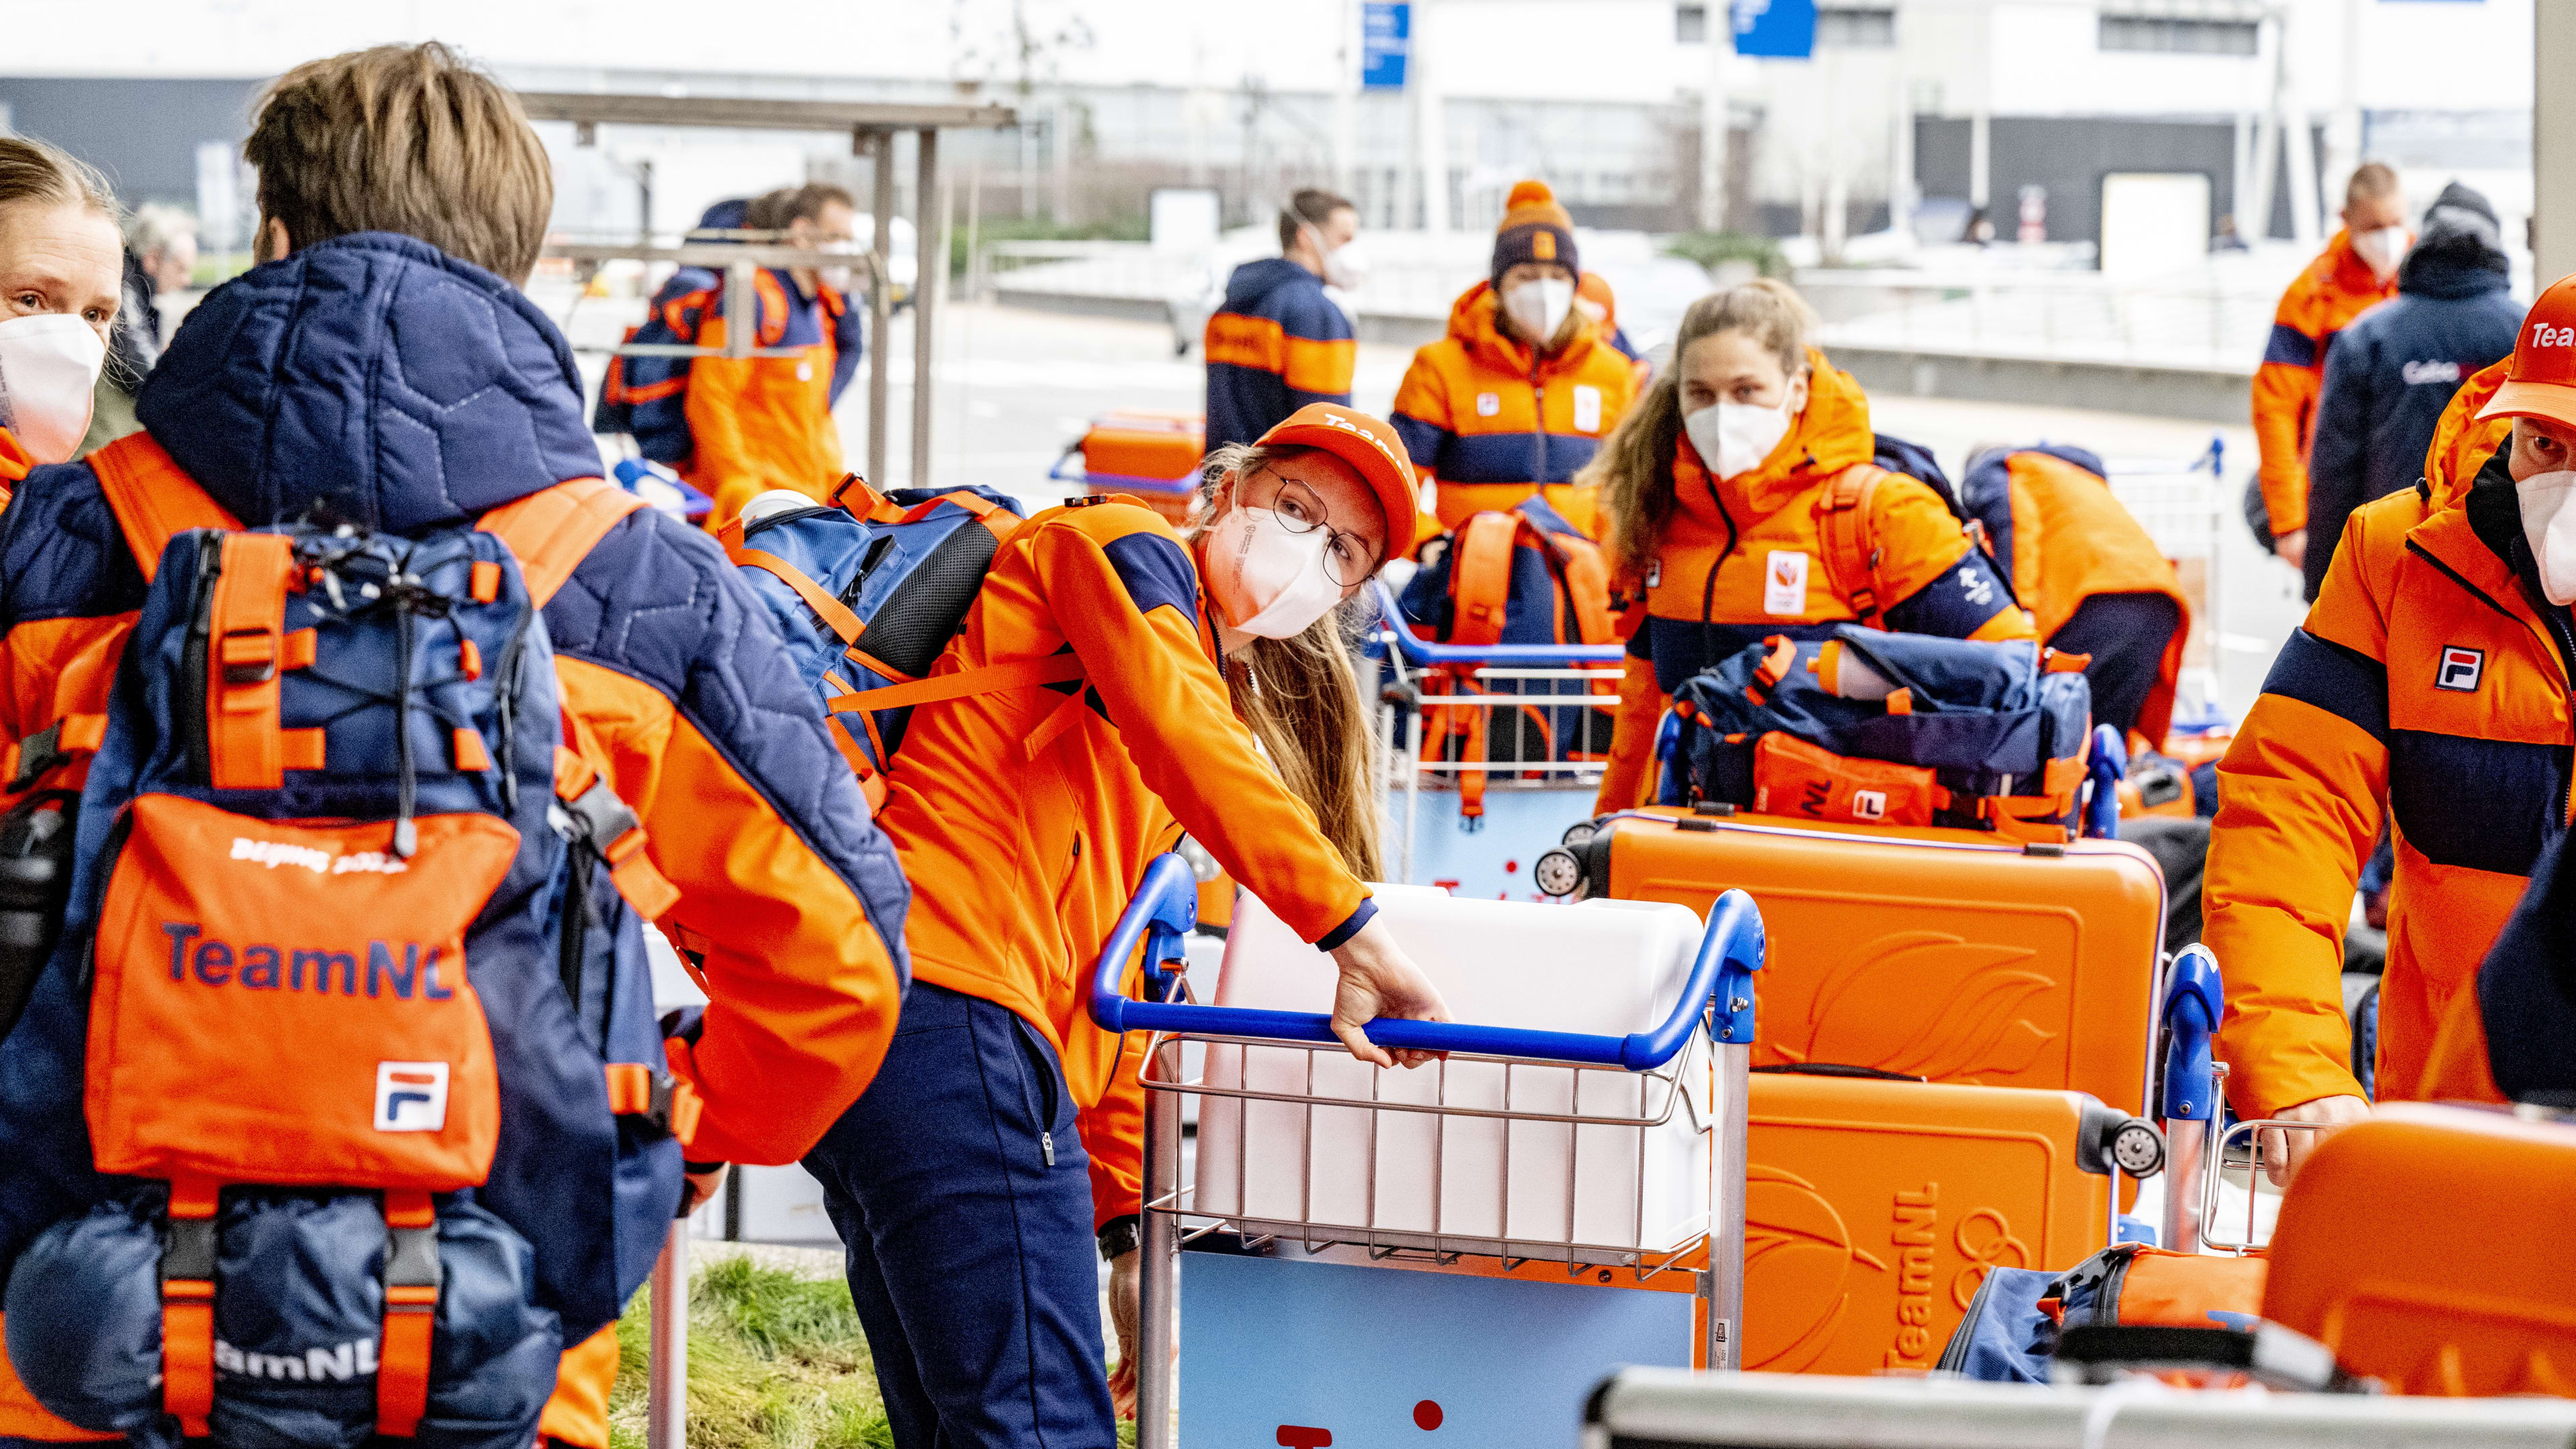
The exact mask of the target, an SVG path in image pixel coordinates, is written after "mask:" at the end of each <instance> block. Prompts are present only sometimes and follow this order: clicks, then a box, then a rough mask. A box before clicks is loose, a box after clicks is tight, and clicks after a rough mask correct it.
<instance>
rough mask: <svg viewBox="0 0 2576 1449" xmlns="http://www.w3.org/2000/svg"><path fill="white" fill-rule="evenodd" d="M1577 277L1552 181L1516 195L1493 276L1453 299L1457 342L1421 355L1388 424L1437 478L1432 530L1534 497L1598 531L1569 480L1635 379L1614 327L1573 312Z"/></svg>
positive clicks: (1570, 222) (1524, 187)
mask: <svg viewBox="0 0 2576 1449" xmlns="http://www.w3.org/2000/svg"><path fill="white" fill-rule="evenodd" d="M1581 270H1582V264H1581V262H1580V260H1579V259H1578V257H1577V256H1576V253H1575V247H1574V219H1573V218H1572V217H1570V216H1568V215H1567V214H1566V211H1565V208H1564V207H1562V206H1559V205H1558V204H1557V200H1556V193H1555V192H1553V191H1551V190H1549V189H1548V185H1547V183H1546V182H1544V181H1523V182H1521V183H1519V184H1518V185H1516V186H1514V187H1513V188H1512V195H1511V205H1510V207H1509V209H1508V210H1506V211H1505V212H1504V213H1503V220H1502V225H1501V226H1499V227H1497V228H1495V231H1494V255H1493V275H1492V276H1491V277H1490V278H1488V279H1487V280H1485V281H1482V282H1478V283H1477V284H1476V285H1474V286H1472V287H1470V288H1468V289H1467V290H1466V292H1465V293H1464V294H1462V295H1461V296H1460V297H1459V298H1458V302H1457V305H1456V306H1454V307H1452V308H1450V311H1449V335H1447V336H1446V337H1443V338H1441V339H1440V340H1439V341H1437V342H1434V343H1431V344H1429V345H1428V346H1426V347H1424V348H1423V349H1422V350H1421V351H1419V352H1417V353H1415V354H1414V355H1413V366H1412V367H1410V368H1408V369H1406V371H1405V374H1404V382H1403V383H1402V384H1401V385H1400V386H1398V387H1397V388H1396V390H1395V407H1394V410H1393V411H1392V412H1391V413H1390V414H1389V418H1390V420H1391V421H1393V422H1394V424H1395V430H1396V432H1398V433H1399V434H1401V435H1402V436H1403V438H1404V445H1405V447H1406V448H1407V449H1408V450H1410V451H1411V453H1412V454H1413V466H1414V467H1415V468H1416V469H1418V470H1420V471H1421V472H1423V473H1425V474H1428V475H1431V476H1432V478H1433V479H1434V480H1435V486H1434V487H1433V488H1432V489H1430V490H1427V491H1429V492H1431V493H1432V494H1433V495H1434V496H1433V498H1432V499H1431V511H1432V512H1433V513H1434V514H1436V515H1437V517H1438V523H1437V525H1436V526H1434V525H1431V524H1428V523H1426V524H1424V525H1422V527H1423V528H1424V529H1425V530H1426V531H1428V532H1438V531H1439V530H1442V529H1451V528H1456V527H1457V526H1458V525H1459V524H1461V523H1464V522H1466V521H1467V519H1468V518H1469V517H1471V516H1472V515H1474V514H1477V513H1481V512H1483V511H1485V510H1486V509H1489V508H1490V509H1502V508H1509V507H1511V506H1512V505H1514V504H1516V503H1518V502H1520V501H1521V500H1522V499H1524V498H1528V497H1530V496H1531V495H1533V494H1536V495H1539V496H1542V497H1544V498H1545V499H1546V500H1547V503H1548V506H1549V507H1551V508H1553V509H1555V510H1556V512H1557V514H1558V515H1559V516H1560V517H1562V518H1564V520H1565V521H1566V522H1568V523H1571V524H1573V525H1574V526H1575V527H1576V528H1579V529H1581V530H1583V531H1584V532H1585V533H1587V534H1589V533H1591V532H1592V531H1593V527H1592V524H1593V502H1592V497H1593V490H1592V488H1591V487H1590V486H1589V485H1578V484H1577V483H1576V482H1575V477H1574V475H1575V474H1576V473H1577V472H1578V471H1580V470H1581V469H1582V467H1583V466H1584V465H1585V464H1587V463H1589V462H1591V461H1592V455H1593V454H1594V453H1595V452H1596V451H1598V450H1599V449H1600V447H1601V440H1602V439H1603V438H1605V437H1608V436H1609V434H1610V430H1611V429H1612V428H1614V427H1617V426H1618V424H1619V419H1620V418H1621V417H1622V416H1623V415H1625V414H1626V413H1627V411H1628V404H1629V402H1630V400H1631V399H1633V398H1634V397H1635V395H1636V388H1637V374H1636V372H1635V370H1634V368H1633V366H1632V365H1631V362H1630V359H1629V357H1628V356H1627V354H1625V353H1622V352H1620V351H1619V350H1618V349H1617V348H1615V347H1613V346H1611V344H1610V332H1609V330H1608V329H1607V328H1606V327H1605V326H1604V325H1603V324H1602V323H1600V322H1596V321H1594V320H1593V319H1592V318H1591V317H1590V316H1588V315H1587V314H1586V313H1585V312H1584V311H1583V309H1581V308H1578V307H1576V306H1575V305H1574V298H1575V283H1576V280H1577V278H1578V277H1579V276H1580V274H1581ZM1604 313H1605V316H1606V314H1607V308H1606V307H1605V309H1604ZM1418 537H1419V535H1417V539H1418Z"/></svg>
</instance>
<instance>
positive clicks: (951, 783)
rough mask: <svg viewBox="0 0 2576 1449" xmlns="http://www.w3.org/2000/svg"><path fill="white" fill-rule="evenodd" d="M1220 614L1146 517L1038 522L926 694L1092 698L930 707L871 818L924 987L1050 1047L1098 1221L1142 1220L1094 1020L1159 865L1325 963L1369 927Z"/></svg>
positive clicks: (1114, 507)
mask: <svg viewBox="0 0 2576 1449" xmlns="http://www.w3.org/2000/svg"><path fill="white" fill-rule="evenodd" d="M1211 610H1212V606H1211V605H1210V604H1209V603H1208V601H1207V598H1206V596H1205V594H1204V592H1203V591H1202V589H1201V587H1200V583H1199V573H1198V566H1197V560H1196V557H1195V555H1194V554H1193V552H1192V550H1191V549H1190V548H1189V546H1188V545H1186V544H1184V543H1182V542H1181V541H1180V540H1179V539H1178V538H1176V537H1175V536H1174V535H1173V533H1172V530H1171V527H1170V525H1168V524H1166V523H1164V522H1163V520H1162V519H1161V518H1160V517H1159V516H1157V515H1156V514H1155V513H1154V512H1153V511H1152V510H1150V509H1148V508H1146V507H1144V506H1143V505H1141V504H1139V503H1137V502H1136V501H1135V500H1134V499H1129V498H1118V499H1099V500H1085V501H1084V502H1082V503H1077V504H1074V505H1071V506H1068V507H1064V508H1057V509H1050V510H1048V511H1047V512H1044V513H1041V514H1039V515H1037V516H1036V517H1035V518H1032V519H1030V520H1029V521H1028V522H1027V523H1025V524H1022V525H1021V526H1020V527H1019V528H1018V529H1017V530H1015V531H1014V532H1013V533H1012V534H1011V536H1010V537H1009V538H1008V539H1006V540H1004V541H1003V543H1002V545H1001V549H1000V551H999V552H998V553H996V554H995V555H994V558H993V565H992V570H991V572H989V573H988V574H986V575H985V578H984V587H983V592H982V594H981V595H979V596H978V598H977V600H976V602H975V605H974V607H973V608H972V609H970V610H969V611H968V612H967V615H966V622H965V626H964V628H963V629H962V631H961V632H960V633H959V635H958V637H957V639H956V641H955V642H954V643H952V644H950V645H949V646H948V650H947V652H946V653H945V654H944V655H942V656H941V657H940V661H939V663H938V665H937V666H936V667H935V668H934V669H933V670H932V677H934V678H935V677H937V676H939V675H942V674H949V673H954V672H956V671H958V670H961V669H978V668H983V667H987V666H990V665H996V664H1003V663H1007V662H1010V661H1013V660H1024V659H1041V658H1047V657H1050V656H1054V655H1059V654H1065V653H1070V654H1072V655H1074V656H1075V657H1076V658H1078V659H1080V660H1081V661H1082V664H1083V672H1084V679H1083V680H1081V681H1078V682H1075V683H1071V684H1063V685H1051V686H1045V687H1038V686H1030V687H1025V688H1020V689H1012V690H1003V691H999V692H995V693H989V694H978V695H971V696H968V697H967V698H964V699H957V700H950V701H945V702H942V703H936V704H925V705H922V706H920V707H918V708H917V709H915V710H914V712H913V716H912V722H911V724H910V725H909V726H907V727H906V729H905V732H904V738H903V748H902V749H901V750H899V751H897V752H896V754H895V756H894V763H893V768H892V769H890V770H889V771H888V772H887V774H886V786H887V799H886V804H885V808H884V809H883V810H882V811H881V812H880V813H879V816H878V820H879V823H880V824H882V825H883V826H884V827H885V831H886V833H887V834H888V835H890V836H892V837H893V838H894V842H895V848H896V850H897V851H899V852H900V853H901V855H902V857H903V866H904V871H905V874H906V875H908V876H909V877H910V878H911V880H912V882H913V885H914V888H915V896H914V900H913V908H912V918H911V927H910V930H911V937H910V943H911V947H912V962H913V974H914V977H915V979H917V980H921V981H927V982H931V983H933V984H935V985H939V986H944V987H947V988H948V989H950V990H953V991H959V992H963V993H965V994H967V995H969V996H974V997H979V998H981V999H983V1000H986V1001H991V1002H995V1003H997V1004H999V1005H1002V1006H1005V1007H1008V1008H1010V1010H1011V1011H1013V1012H1015V1013H1016V1014H1018V1015H1019V1016H1020V1017H1021V1018H1022V1019H1023V1020H1025V1021H1027V1022H1028V1023H1029V1024H1030V1025H1031V1026H1033V1027H1035V1028H1037V1029H1038V1030H1039V1031H1040V1032H1042V1033H1044V1034H1045V1035H1046V1037H1047V1039H1048V1040H1049V1041H1050V1042H1052V1043H1054V1044H1055V1045H1056V1047H1057V1048H1058V1049H1059V1051H1060V1052H1061V1053H1062V1055H1063V1059H1064V1064H1065V1075H1066V1077H1067V1079H1068V1084H1069V1085H1070V1086H1071V1088H1072V1090H1073V1094H1074V1099H1075V1101H1076V1102H1078V1103H1080V1104H1081V1105H1082V1108H1083V1112H1082V1118H1081V1130H1082V1140H1083V1145H1084V1146H1085V1147H1086V1148H1087V1149H1088V1150H1089V1151H1090V1153H1091V1174H1092V1204H1093V1207H1092V1210H1093V1213H1094V1214H1095V1216H1096V1217H1097V1218H1098V1220H1099V1221H1100V1222H1103V1223H1106V1222H1107V1221H1108V1220H1109V1219H1111V1218H1114V1217H1118V1216H1121V1215H1124V1214H1128V1213H1133V1212H1135V1211H1137V1197H1138V1193H1139V1191H1140V1188H1141V1182H1142V1179H1141V1175H1140V1173H1141V1162H1142V1158H1141V1156H1140V1152H1141V1143H1142V1141H1143V1138H1142V1122H1143V1099H1142V1097H1141V1095H1140V1093H1141V1088H1139V1086H1138V1085H1137V1082H1136V1061H1135V1059H1134V1058H1133V1056H1132V1055H1131V1056H1130V1057H1129V1059H1128V1060H1127V1061H1126V1062H1125V1064H1124V1066H1123V1068H1122V1067H1121V1065H1120V1062H1119V1054H1120V1045H1121V1044H1120V1041H1119V1039H1118V1038H1115V1037H1110V1036H1107V1035H1105V1034H1103V1033H1101V1032H1100V1031H1099V1030H1098V1029H1097V1028H1095V1027H1094V1026H1093V1025H1092V1024H1091V1018H1090V1016H1089V1015H1088V1013H1087V1012H1086V1011H1085V1010H1084V1003H1085V999H1086V996H1087V993H1088V990H1089V984H1090V979H1091V972H1092V966H1093V963H1094V959H1095V958H1096V957H1097V955H1098V954H1099V951H1100V947H1101V943H1102V942H1103V941H1105V940H1106V939H1107V938H1108V936H1109V932H1110V928H1111V927H1112V926H1113V925H1115V924H1116V922H1117V920H1118V916H1119V913H1120V912H1122V911H1123V910H1125V909H1126V906H1127V902H1128V899H1129V897H1130V896H1131V895H1133V894H1134V892H1135V888H1136V883H1137V882H1138V881H1139V880H1140V879H1141V878H1142V877H1143V875H1144V871H1145V866H1146V864H1147V863H1148V862H1150V861H1151V860H1152V859H1153V858H1154V857H1155V856H1157V855H1159V854H1161V853H1163V852H1164V851H1167V850H1169V849H1171V848H1172V846H1173V845H1174V843H1175V842H1177V841H1178V840H1179V838H1180V835H1181V833H1182V831H1184V830H1187V831H1188V832H1189V834H1190V835H1191V836H1192V837H1193V838H1195V839H1196V840H1197V841H1198V842H1199V843H1200V844H1201V845H1204V846H1205V847H1207V850H1208V853H1209V854H1211V855H1213V856H1215V857H1216V859H1217V862H1218V863H1219V864H1220V865H1223V866H1224V867H1225V870H1226V874H1227V875H1228V876H1230V877H1232V878H1233V879H1234V880H1236V881H1239V882H1241V883H1242V885H1243V887H1244V888H1245V889H1246V890H1249V891H1251V892H1252V893H1253V894H1254V895H1255V896H1257V897H1259V898H1260V899H1261V900H1263V901H1264V902H1266V903H1268V904H1269V906H1270V908H1271V909H1272V910H1273V911H1275V912H1277V913H1278V915H1279V918H1280V919H1281V920H1283V921H1285V922H1286V923H1287V924H1288V925H1289V926H1290V927H1291V928H1292V929H1294V930H1295V931H1296V932H1297V934H1298V935H1299V936H1300V937H1301V938H1303V939H1305V940H1308V941H1313V942H1315V943H1317V945H1318V946H1319V947H1324V948H1330V947H1332V946H1337V945H1339V944H1341V943H1342V942H1343V941H1346V940H1348V939H1349V938H1350V937H1351V935H1352V934H1353V933H1354V932H1356V931H1358V930H1359V928H1360V927H1361V926H1363V925H1366V924H1367V923H1368V920H1369V918H1370V917H1371V916H1373V915H1374V914H1375V913H1376V910H1377V904H1376V902H1375V901H1373V900H1371V899H1370V898H1369V891H1368V887H1367V886H1365V885H1363V884H1361V883H1360V881H1359V880H1358V879H1357V878H1355V877H1354V876H1352V875H1351V873H1350V872H1349V871H1348V870H1346V869H1344V868H1343V866H1342V864H1341V857H1340V856H1339V855H1338V854H1336V853H1335V852H1334V850H1333V848H1332V846H1331V845H1329V844H1328V843H1327V842H1326V841H1325V840H1324V838H1323V836H1322V835H1321V834H1320V833H1319V832H1318V831H1317V829H1316V827H1315V817H1314V815H1313V814H1312V813H1311V812H1310V811H1309V810H1308V809H1307V808H1306V806H1305V805H1304V803H1302V802H1301V801H1299V800H1298V799H1297V798H1296V797H1295V796H1294V795H1292V794H1290V793H1289V792H1288V789H1287V787H1286V786H1284V785H1282V784H1281V783H1280V781H1279V777H1278V775H1277V774H1276V773H1275V772H1273V771H1272V769H1271V768H1270V766H1269V765H1268V764H1266V763H1265V762H1264V761H1263V760H1262V757H1261V754H1260V751H1259V749H1258V748H1257V747H1256V746H1255V745H1254V743H1253V737H1252V732H1251V730H1250V729H1249V728H1248V727H1247V726H1245V725H1244V724H1243V722H1242V721H1241V720H1239V719H1238V718H1236V716H1235V713H1234V708H1233V705H1232V703H1231V702H1230V700H1229V698H1228V696H1227V693H1226V684H1225V678H1224V676H1223V675H1222V674H1221V673H1220V672H1219V669H1220V665H1219V663H1218V657H1217V650H1216V643H1215V638H1214V635H1213V634H1212V633H1211V628H1212V623H1213V618H1214V616H1213V613H1212V611H1211Z"/></svg>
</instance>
